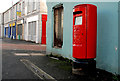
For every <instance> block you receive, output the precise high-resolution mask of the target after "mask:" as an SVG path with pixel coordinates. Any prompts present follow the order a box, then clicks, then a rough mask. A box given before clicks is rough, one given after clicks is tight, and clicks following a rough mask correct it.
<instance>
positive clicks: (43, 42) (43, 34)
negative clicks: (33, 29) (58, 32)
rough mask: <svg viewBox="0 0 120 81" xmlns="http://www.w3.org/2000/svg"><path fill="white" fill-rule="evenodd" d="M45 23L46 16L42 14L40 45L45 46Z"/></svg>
mask: <svg viewBox="0 0 120 81" xmlns="http://www.w3.org/2000/svg"><path fill="white" fill-rule="evenodd" d="M46 21H47V15H46V14H42V37H41V44H46Z"/></svg>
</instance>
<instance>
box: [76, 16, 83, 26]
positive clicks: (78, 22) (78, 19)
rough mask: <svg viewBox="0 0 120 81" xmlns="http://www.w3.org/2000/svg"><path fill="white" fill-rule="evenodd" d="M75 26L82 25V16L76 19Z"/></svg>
mask: <svg viewBox="0 0 120 81" xmlns="http://www.w3.org/2000/svg"><path fill="white" fill-rule="evenodd" d="M75 25H82V16H78V17H76V18H75Z"/></svg>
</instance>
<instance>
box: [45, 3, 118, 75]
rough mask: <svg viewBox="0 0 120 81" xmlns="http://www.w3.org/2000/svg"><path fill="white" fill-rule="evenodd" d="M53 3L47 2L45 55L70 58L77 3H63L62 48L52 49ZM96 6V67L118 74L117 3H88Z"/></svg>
mask: <svg viewBox="0 0 120 81" xmlns="http://www.w3.org/2000/svg"><path fill="white" fill-rule="evenodd" d="M56 4H59V3H57V2H56V3H55V2H47V7H48V21H47V53H48V54H50V53H53V54H58V55H62V56H64V57H67V58H70V59H73V58H72V28H73V27H72V25H73V7H74V6H75V5H77V4H83V3H81V2H80V3H79V2H76V3H75V2H64V3H63V6H64V19H63V47H62V48H60V49H58V48H53V47H52V45H53V12H52V7H54V6H55V5H56ZM89 4H94V5H96V6H97V9H98V11H97V15H98V16H97V17H98V18H97V25H98V26H97V27H98V28H97V29H98V30H97V33H98V34H97V58H96V61H97V67H98V68H101V69H104V70H107V71H109V72H112V73H118V50H117V48H118V3H117V2H113V3H112V2H109V3H108V2H100V3H99V2H98V3H93V2H92V3H89Z"/></svg>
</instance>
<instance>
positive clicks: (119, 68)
mask: <svg viewBox="0 0 120 81" xmlns="http://www.w3.org/2000/svg"><path fill="white" fill-rule="evenodd" d="M118 7H119V8H118V14H119V15H118V22H120V2H119V5H118ZM118 31H120V23H118ZM118 73H119V74H120V32H118Z"/></svg>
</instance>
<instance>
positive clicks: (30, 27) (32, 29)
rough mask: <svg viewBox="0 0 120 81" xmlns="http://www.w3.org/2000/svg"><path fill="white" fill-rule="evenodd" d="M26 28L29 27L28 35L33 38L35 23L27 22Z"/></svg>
mask: <svg viewBox="0 0 120 81" xmlns="http://www.w3.org/2000/svg"><path fill="white" fill-rule="evenodd" d="M28 27H29V35H31V36H35V35H36V21H33V22H29V23H28Z"/></svg>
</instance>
